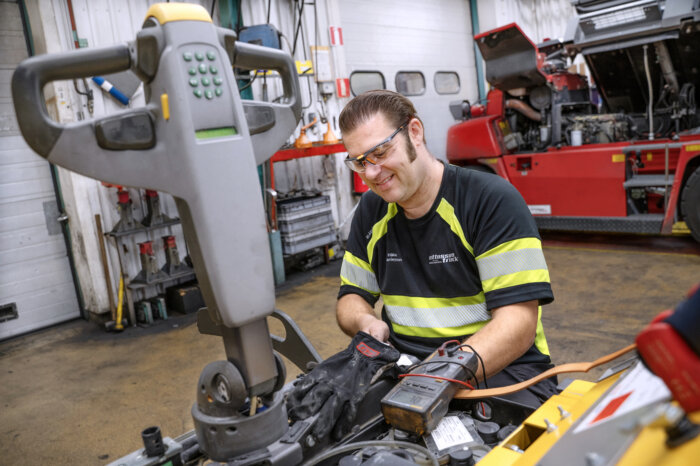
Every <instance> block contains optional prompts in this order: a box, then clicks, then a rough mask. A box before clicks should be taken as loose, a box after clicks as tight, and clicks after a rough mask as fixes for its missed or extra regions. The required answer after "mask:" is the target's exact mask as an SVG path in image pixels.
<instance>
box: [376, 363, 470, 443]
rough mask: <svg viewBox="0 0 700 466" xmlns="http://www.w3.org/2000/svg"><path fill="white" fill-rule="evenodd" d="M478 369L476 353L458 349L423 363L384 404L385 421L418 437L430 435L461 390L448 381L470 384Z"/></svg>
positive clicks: (405, 377)
mask: <svg viewBox="0 0 700 466" xmlns="http://www.w3.org/2000/svg"><path fill="white" fill-rule="evenodd" d="M477 368H478V360H477V358H476V355H475V354H474V353H469V352H463V351H459V350H457V349H453V350H448V351H447V352H446V353H445V354H444V355H442V356H435V357H434V358H432V359H430V360H428V361H426V362H424V363H422V364H421V365H419V366H418V367H416V368H415V369H414V370H412V371H411V372H410V373H408V374H406V375H405V376H404V377H403V379H402V380H401V382H399V383H398V384H397V385H396V386H395V387H394V388H393V389H391V391H390V392H389V393H387V394H386V396H384V398H383V399H382V402H381V406H382V413H383V414H384V419H385V420H386V421H387V422H388V423H389V424H391V425H392V426H394V427H396V428H397V429H401V430H404V431H407V432H414V433H416V434H418V435H423V434H427V433H430V431H432V430H433V429H434V428H435V427H436V426H437V425H438V424H439V423H440V420H441V419H442V418H443V416H444V415H445V414H446V413H447V409H448V407H449V405H450V401H452V398H453V397H454V395H455V393H456V392H457V390H459V389H460V388H462V387H460V386H459V385H458V384H456V383H454V382H450V381H449V380H445V379H453V380H461V381H467V380H468V379H470V378H472V377H473V376H474V374H475V373H476V370H477Z"/></svg>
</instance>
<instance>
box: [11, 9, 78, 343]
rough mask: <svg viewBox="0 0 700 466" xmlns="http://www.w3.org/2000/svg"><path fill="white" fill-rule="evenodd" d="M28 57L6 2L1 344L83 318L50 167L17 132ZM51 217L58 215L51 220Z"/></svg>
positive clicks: (16, 11) (13, 13) (14, 15)
mask: <svg viewBox="0 0 700 466" xmlns="http://www.w3.org/2000/svg"><path fill="white" fill-rule="evenodd" d="M26 57H27V46H26V42H25V38H24V31H23V29H22V20H21V17H20V10H19V7H18V5H17V4H16V3H8V2H0V306H5V305H10V304H11V303H15V305H16V307H17V318H16V319H12V320H7V321H5V322H0V340H2V339H5V338H8V337H12V336H15V335H19V334H21V333H25V332H28V331H32V330H36V329H39V328H43V327H46V326H48V325H52V324H55V323H58V322H62V321H65V320H68V319H72V318H75V317H78V316H79V315H80V311H79V307H78V300H77V297H76V294H75V287H74V284H73V277H72V274H71V271H70V264H69V261H68V256H67V253H66V247H65V242H64V238H63V234H62V232H61V227H60V225H59V224H58V221H57V207H56V198H55V194H54V188H53V182H52V180H51V172H50V168H49V164H48V162H46V161H45V160H44V159H42V158H41V157H39V156H38V155H36V154H34V153H33V152H32V151H31V149H29V147H28V146H27V145H26V143H25V142H24V140H23V139H22V137H21V136H19V130H18V128H17V121H16V119H15V116H14V109H13V107H12V97H11V93H10V80H11V76H12V72H13V70H14V68H15V67H16V65H17V63H19V62H20V61H21V60H23V59H24V58H26ZM52 214H53V215H52Z"/></svg>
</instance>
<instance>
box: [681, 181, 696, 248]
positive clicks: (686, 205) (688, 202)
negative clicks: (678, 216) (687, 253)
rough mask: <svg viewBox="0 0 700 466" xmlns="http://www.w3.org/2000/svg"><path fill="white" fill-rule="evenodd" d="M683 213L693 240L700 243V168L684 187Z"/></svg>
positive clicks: (682, 198) (682, 197)
mask: <svg viewBox="0 0 700 466" xmlns="http://www.w3.org/2000/svg"><path fill="white" fill-rule="evenodd" d="M681 212H683V215H684V220H685V223H686V224H687V225H688V228H690V233H691V234H692V235H693V238H695V240H696V241H698V242H700V167H698V168H696V169H695V171H694V172H693V174H692V175H690V177H689V178H688V181H687V182H686V183H685V187H683V193H682V194H681Z"/></svg>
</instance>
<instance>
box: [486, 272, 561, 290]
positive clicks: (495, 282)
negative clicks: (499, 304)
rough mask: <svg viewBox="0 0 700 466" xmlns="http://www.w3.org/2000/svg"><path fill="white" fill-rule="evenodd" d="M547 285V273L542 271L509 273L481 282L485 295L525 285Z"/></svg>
mask: <svg viewBox="0 0 700 466" xmlns="http://www.w3.org/2000/svg"><path fill="white" fill-rule="evenodd" d="M538 282H546V283H549V271H548V270H546V269H544V270H524V271H522V272H516V273H511V274H508V275H500V276H498V277H494V278H491V279H489V280H484V281H482V282H481V287H482V288H483V289H484V292H485V293H488V292H490V291H494V290H500V289H502V288H508V287H510V286H518V285H525V284H527V283H538Z"/></svg>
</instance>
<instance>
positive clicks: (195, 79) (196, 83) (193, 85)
mask: <svg viewBox="0 0 700 466" xmlns="http://www.w3.org/2000/svg"><path fill="white" fill-rule="evenodd" d="M198 85H199V81H197V78H190V86H192V87H197V86H198Z"/></svg>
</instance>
